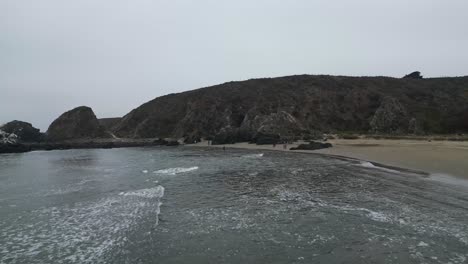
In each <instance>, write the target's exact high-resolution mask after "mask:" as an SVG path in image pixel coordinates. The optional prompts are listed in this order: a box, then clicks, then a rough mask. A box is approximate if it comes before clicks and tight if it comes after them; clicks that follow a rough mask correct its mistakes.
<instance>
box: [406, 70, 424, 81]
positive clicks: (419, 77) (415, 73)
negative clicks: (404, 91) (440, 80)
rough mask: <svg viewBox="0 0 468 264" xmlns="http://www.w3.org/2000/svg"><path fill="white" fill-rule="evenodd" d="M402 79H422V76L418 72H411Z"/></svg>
mask: <svg viewBox="0 0 468 264" xmlns="http://www.w3.org/2000/svg"><path fill="white" fill-rule="evenodd" d="M403 78H404V79H422V78H423V76H422V75H421V72H418V71H415V72H412V73H410V74H408V75H405V77H403Z"/></svg>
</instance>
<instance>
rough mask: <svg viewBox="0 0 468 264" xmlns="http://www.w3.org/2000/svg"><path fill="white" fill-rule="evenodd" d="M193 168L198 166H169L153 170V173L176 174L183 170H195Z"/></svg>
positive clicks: (195, 168)
mask: <svg viewBox="0 0 468 264" xmlns="http://www.w3.org/2000/svg"><path fill="white" fill-rule="evenodd" d="M195 170H198V166H194V167H189V168H169V169H163V170H157V171H153V173H156V174H166V175H176V174H179V173H185V172H190V171H195Z"/></svg>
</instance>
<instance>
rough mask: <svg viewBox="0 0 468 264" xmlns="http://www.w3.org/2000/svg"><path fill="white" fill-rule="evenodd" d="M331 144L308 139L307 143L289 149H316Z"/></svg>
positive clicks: (327, 146) (330, 145) (329, 146)
mask: <svg viewBox="0 0 468 264" xmlns="http://www.w3.org/2000/svg"><path fill="white" fill-rule="evenodd" d="M331 147H332V144H330V143H321V142H315V141H310V142H309V144H300V145H299V146H297V147H295V148H291V150H316V149H324V148H331Z"/></svg>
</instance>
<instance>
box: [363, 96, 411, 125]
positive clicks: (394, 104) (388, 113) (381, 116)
mask: <svg viewBox="0 0 468 264" xmlns="http://www.w3.org/2000/svg"><path fill="white" fill-rule="evenodd" d="M407 124H408V114H407V112H406V109H405V107H404V106H403V105H402V104H401V103H400V102H399V101H398V100H397V99H395V98H393V97H385V98H384V99H383V101H382V103H381V104H380V106H379V108H377V110H376V111H375V114H374V116H373V117H372V120H371V121H370V126H371V131H372V132H373V133H391V134H393V133H404V132H406V131H407V129H408V126H407Z"/></svg>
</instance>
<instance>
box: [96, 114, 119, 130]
mask: <svg viewBox="0 0 468 264" xmlns="http://www.w3.org/2000/svg"><path fill="white" fill-rule="evenodd" d="M121 120H122V118H121V117H109V118H99V119H98V122H99V124H100V125H101V126H103V127H104V128H105V129H106V130H108V131H112V130H113V127H114V126H116V125H117V124H118V123H119V122H120V121H121Z"/></svg>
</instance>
